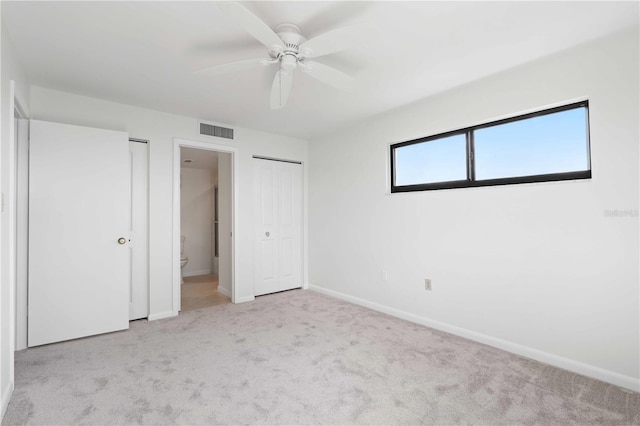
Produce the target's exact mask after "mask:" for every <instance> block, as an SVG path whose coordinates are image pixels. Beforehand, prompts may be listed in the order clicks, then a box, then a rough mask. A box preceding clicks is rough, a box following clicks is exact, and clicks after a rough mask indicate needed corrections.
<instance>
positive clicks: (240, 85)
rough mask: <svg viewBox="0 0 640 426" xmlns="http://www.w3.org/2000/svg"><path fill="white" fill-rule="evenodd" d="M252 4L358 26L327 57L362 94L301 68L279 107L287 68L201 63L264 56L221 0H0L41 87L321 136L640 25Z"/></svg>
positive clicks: (539, 15)
mask: <svg viewBox="0 0 640 426" xmlns="http://www.w3.org/2000/svg"><path fill="white" fill-rule="evenodd" d="M243 4H244V5H245V6H246V7H248V8H249V9H251V10H252V11H253V12H254V13H255V14H256V15H258V16H259V17H261V18H262V19H264V20H265V22H267V24H269V25H270V26H271V27H272V28H274V27H275V26H276V25H277V24H280V23H283V22H290V23H294V24H297V25H298V26H299V27H300V28H301V29H302V32H303V35H305V36H306V37H307V38H311V37H314V36H316V35H318V34H321V33H323V32H326V31H328V30H330V29H333V28H337V27H341V26H345V25H348V24H352V23H360V22H370V23H371V24H373V25H374V26H375V27H376V28H377V32H376V34H375V35H374V36H373V37H372V38H371V39H370V40H369V41H367V42H365V43H363V44H361V45H359V46H357V47H353V48H351V49H349V50H347V51H344V52H340V53H336V54H333V55H328V56H324V57H321V58H319V59H318V62H324V63H326V64H327V65H331V66H334V67H336V68H338V69H340V70H342V71H344V72H347V73H350V74H352V75H354V76H355V77H356V78H357V87H356V90H355V92H354V93H351V94H349V93H343V92H340V91H338V90H337V89H333V88H331V87H328V86H325V85H323V84H322V83H320V82H318V81H317V80H314V79H312V78H310V77H309V76H307V75H304V73H302V72H301V71H299V70H296V71H295V73H296V74H295V77H294V83H293V89H292V92H291V96H290V98H289V102H288V104H287V106H286V107H285V108H284V109H282V110H277V111H272V110H270V109H269V91H270V86H271V82H272V79H273V75H274V74H275V71H276V68H275V67H273V66H272V67H268V68H257V69H251V70H246V71H242V72H237V73H234V74H231V75H220V76H206V75H194V74H193V72H194V71H196V70H198V69H202V68H207V67H210V66H213V65H218V64H224V63H227V62H233V61H239V60H243V59H252V58H260V57H263V56H265V48H264V47H263V46H262V45H261V44H260V43H259V42H258V41H256V40H254V39H253V38H252V37H251V36H250V35H249V34H248V33H247V32H246V31H244V30H243V29H242V28H240V27H239V26H238V25H237V24H235V23H234V22H232V21H231V20H229V19H228V18H227V17H226V15H225V14H224V13H223V12H222V11H221V10H220V9H219V8H218V7H217V6H216V3H215V2H210V1H197V2H187V1H173V2H171V1H165V2H150V1H140V2H121V1H114V2H58V1H47V2H28V1H19V2H13V1H5V0H3V1H2V2H1V7H2V20H3V25H6V27H7V29H8V33H9V35H10V38H11V40H12V43H13V44H14V47H15V48H16V50H17V51H18V57H19V60H20V61H21V62H22V64H23V66H24V67H25V69H26V71H27V73H28V75H29V77H30V79H31V83H32V84H34V85H38V86H42V87H47V88H52V89H58V90H62V91H67V92H72V93H78V94H82V95H86V96H92V97H97V98H101V99H107V100H112V101H116V102H121V103H126V104H132V105H138V106H142V107H146V108H151V109H156V110H161V111H166V112H172V113H176V114H182V115H187V116H191V117H197V118H201V119H205V120H210V121H215V122H220V123H227V124H230V125H236V126H242V127H248V128H253V129H258V130H265V131H269V132H274V133H280V134H285V135H290V136H296V137H301V138H305V139H312V138H314V137H317V136H320V135H323V134H326V133H329V132H331V131H334V130H336V129H338V128H340V127H342V126H346V125H348V124H350V123H353V122H356V121H359V120H363V119H366V118H369V117H371V116H374V115H376V114H380V113H382V112H384V111H388V110H390V109H394V108H397V107H400V106H402V105H406V104H408V103H411V102H413V101H416V100H418V99H421V98H424V97H427V96H429V95H433V94H435V93H437V92H441V91H444V90H446V89H449V88H452V87H455V86H458V85H461V84H464V83H467V82H469V81H472V80H475V79H478V78H480V77H483V76H486V75H490V74H493V73H496V72H499V71H502V70H505V69H508V68H511V67H514V66H517V65H519V64H522V63H525V62H528V61H531V60H535V59H537V58H540V57H543V56H546V55H549V54H552V53H554V52H557V51H560V50H563V49H566V48H569V47H572V46H575V45H578V44H580V43H584V42H586V41H588V40H592V39H596V38H600V37H603V36H605V35H607V34H610V33H614V32H618V31H621V30H624V29H625V28H627V27H631V26H634V25H638V10H639V7H638V2H636V1H630V2H612V1H603V2H592V1H588V2H575V1H570V2H547V1H534V2H520V1H514V2H480V1H473V2H390V1H389V2H370V1H358V2H342V1H328V2H315V1H299V2H289V1H282V2H280V1H275V2H271V1H263V2H245V3H243Z"/></svg>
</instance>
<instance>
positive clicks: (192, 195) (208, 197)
mask: <svg viewBox="0 0 640 426" xmlns="http://www.w3.org/2000/svg"><path fill="white" fill-rule="evenodd" d="M231 155H232V154H231V153H228V152H221V151H216V150H209V149H200V148H195V147H185V146H181V147H180V268H181V279H180V302H181V303H180V306H181V309H180V310H181V311H182V312H185V311H190V310H195V309H201V308H206V307H209V306H215V305H220V304H225V303H231V241H230V240H229V239H227V238H224V237H223V235H224V236H230V230H231V226H230V224H231ZM223 232H224V234H223Z"/></svg>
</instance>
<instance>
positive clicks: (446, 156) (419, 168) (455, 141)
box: [394, 134, 467, 186]
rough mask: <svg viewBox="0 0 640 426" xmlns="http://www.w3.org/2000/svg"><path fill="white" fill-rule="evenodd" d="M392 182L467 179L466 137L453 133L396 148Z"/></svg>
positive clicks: (418, 182) (406, 182)
mask: <svg viewBox="0 0 640 426" xmlns="http://www.w3.org/2000/svg"><path fill="white" fill-rule="evenodd" d="M394 152H395V174H396V179H395V185H396V186H402V185H415V184H421V183H434V182H449V181H456V180H465V179H466V178H467V164H466V162H467V160H466V158H467V150H466V136H465V135H464V134H462V135H455V136H450V137H447V138H442V139H435V140H432V141H428V142H422V143H416V144H413V145H406V146H403V147H400V148H395V150H394Z"/></svg>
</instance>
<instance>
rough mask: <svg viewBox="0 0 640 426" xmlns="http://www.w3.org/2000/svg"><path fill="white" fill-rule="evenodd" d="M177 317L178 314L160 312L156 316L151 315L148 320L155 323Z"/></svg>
mask: <svg viewBox="0 0 640 426" xmlns="http://www.w3.org/2000/svg"><path fill="white" fill-rule="evenodd" d="M176 315H178V314H177V313H175V312H173V311H165V312H158V313H155V314H149V317H148V318H147V319H148V320H149V321H155V320H159V319H164V318H171V317H175V316H176Z"/></svg>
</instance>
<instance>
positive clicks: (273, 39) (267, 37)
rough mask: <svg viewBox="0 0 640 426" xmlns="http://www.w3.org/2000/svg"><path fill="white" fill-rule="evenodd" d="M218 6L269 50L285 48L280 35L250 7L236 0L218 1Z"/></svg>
mask: <svg viewBox="0 0 640 426" xmlns="http://www.w3.org/2000/svg"><path fill="white" fill-rule="evenodd" d="M218 7H219V8H220V9H222V10H223V11H225V12H226V13H227V15H229V16H230V17H231V18H232V19H233V20H234V21H236V23H237V24H238V25H240V26H241V27H242V28H244V29H245V30H247V31H248V32H249V34H251V35H252V36H253V37H255V38H256V39H257V40H258V41H259V42H260V43H262V44H264V45H265V46H267V48H268V49H269V50H274V47H276V48H277V49H280V50H281V49H284V44H283V43H282V40H281V39H280V37H278V35H277V34H276V33H275V32H273V30H272V29H271V28H269V26H268V25H267V24H265V23H264V21H263V20H262V19H260V18H258V17H257V16H256V15H254V14H253V13H252V12H251V11H249V9H247V8H245V7H244V6H242V5H241V4H240V3H237V2H234V1H221V2H218Z"/></svg>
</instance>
